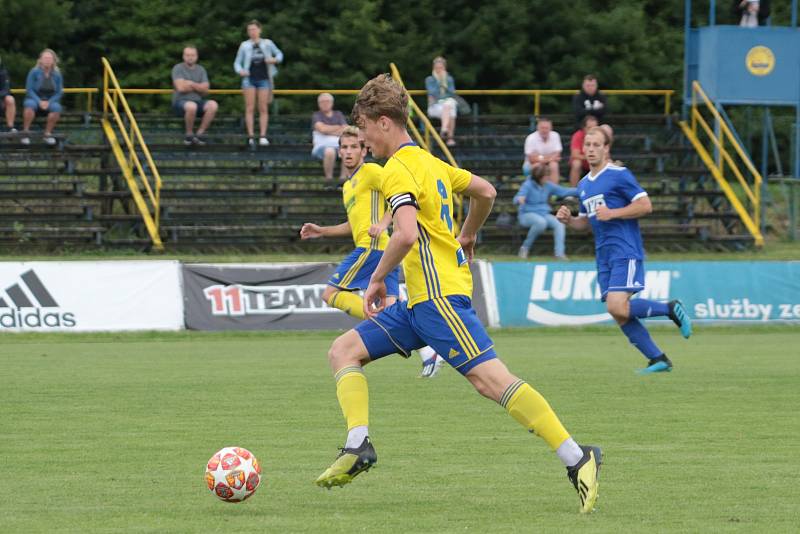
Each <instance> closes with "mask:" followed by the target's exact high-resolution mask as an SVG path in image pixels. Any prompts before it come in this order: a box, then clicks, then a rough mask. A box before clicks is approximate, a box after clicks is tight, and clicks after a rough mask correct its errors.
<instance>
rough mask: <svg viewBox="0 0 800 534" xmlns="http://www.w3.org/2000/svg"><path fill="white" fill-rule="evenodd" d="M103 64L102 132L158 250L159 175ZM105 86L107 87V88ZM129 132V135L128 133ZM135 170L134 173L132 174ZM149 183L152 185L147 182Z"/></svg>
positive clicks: (161, 246)
mask: <svg viewBox="0 0 800 534" xmlns="http://www.w3.org/2000/svg"><path fill="white" fill-rule="evenodd" d="M102 62H103V121H102V123H103V131H104V132H105V134H106V137H107V138H108V142H109V143H110V144H111V150H112V152H113V153H114V156H115V157H116V159H117V163H118V164H119V167H120V169H121V170H122V175H123V176H124V177H125V181H126V182H127V183H128V189H130V191H131V195H133V200H134V202H135V203H136V207H137V208H139V213H141V215H142V220H143V221H144V224H145V227H146V228H147V232H148V233H149V234H150V239H151V240H152V242H153V247H154V248H155V249H156V250H158V251H162V250H164V244H163V243H162V242H161V235H160V234H159V219H160V212H161V176H160V175H159V174H158V168H157V167H156V164H155V162H154V161H153V158H152V156H151V155H150V150H149V149H148V148H147V144H145V142H144V138H143V137H142V132H141V131H140V130H139V125H138V124H137V123H136V117H134V116H133V113H132V112H131V108H130V106H128V101H127V100H126V99H125V95H124V94H123V93H122V90H121V88H120V86H119V81H117V77H116V76H115V75H114V71H113V70H112V69H111V64H110V63H109V62H108V60H107V59H106V58H102ZM109 85H110V86H111V87H109ZM119 104H121V105H122V110H123V112H124V114H125V118H126V119H127V120H128V125H127V127H126V125H125V123H124V121H123V120H122V116H121V115H120V113H119V109H118V106H119ZM109 116H111V117H112V118H113V120H114V122H115V123H116V126H117V128H118V129H119V132H120V135H122V139H123V140H124V141H125V147H126V148H127V154H125V152H123V150H122V146H120V143H119V141H118V140H117V134H116V132H115V131H114V126H113V125H112V124H111V121H110V120H109ZM128 129H130V132H128ZM137 147H138V150H141V152H142V154H143V155H144V158H145V161H146V162H147V168H148V169H149V171H150V173H151V175H152V178H150V177H148V174H147V173H146V172H145V170H144V167H143V165H142V162H141V160H140V159H139V154H138V152H137ZM134 171H135V172H134ZM151 181H152V183H151ZM142 190H143V191H144V193H145V194H146V195H147V198H145V197H144V196H143V195H142Z"/></svg>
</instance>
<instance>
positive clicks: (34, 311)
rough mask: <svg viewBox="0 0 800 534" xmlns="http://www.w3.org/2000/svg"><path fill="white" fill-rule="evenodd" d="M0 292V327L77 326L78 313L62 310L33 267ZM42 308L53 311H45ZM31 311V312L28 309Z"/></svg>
mask: <svg viewBox="0 0 800 534" xmlns="http://www.w3.org/2000/svg"><path fill="white" fill-rule="evenodd" d="M4 293H5V294H3V293H0V328H41V327H74V326H75V325H76V324H77V321H76V320H75V314H74V313H70V312H66V313H62V312H61V311H60V310H59V309H58V308H59V305H58V302H56V299H55V298H53V295H52V294H51V293H50V291H48V289H47V287H45V285H44V283H42V280H41V279H40V278H39V277H38V276H37V275H36V272H35V271H34V270H33V269H31V270H29V271H26V272H24V273H23V274H22V275H21V276H20V281H19V282H17V283H15V284H12V285H10V286H9V287H7V288H5V290H4ZM43 308H50V309H53V308H55V309H54V310H52V311H46V310H44V309H43ZM29 310H30V311H29Z"/></svg>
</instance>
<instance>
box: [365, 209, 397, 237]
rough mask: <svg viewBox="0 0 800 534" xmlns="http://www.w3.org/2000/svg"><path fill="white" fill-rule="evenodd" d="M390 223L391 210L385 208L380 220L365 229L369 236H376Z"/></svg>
mask: <svg viewBox="0 0 800 534" xmlns="http://www.w3.org/2000/svg"><path fill="white" fill-rule="evenodd" d="M390 224H392V212H391V211H389V210H386V213H384V214H383V217H381V220H380V221H378V222H377V223H375V224H373V225H372V226H370V227H369V230H367V233H368V234H369V236H370V237H378V236H379V235H381V234H382V233H383V232H385V231H386V229H387V228H389V225H390Z"/></svg>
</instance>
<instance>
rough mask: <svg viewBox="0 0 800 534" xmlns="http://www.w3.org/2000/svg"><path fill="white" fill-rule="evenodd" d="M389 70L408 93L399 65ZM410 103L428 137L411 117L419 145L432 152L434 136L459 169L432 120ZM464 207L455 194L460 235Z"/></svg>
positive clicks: (391, 64) (455, 228) (409, 126)
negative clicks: (431, 141)
mask: <svg viewBox="0 0 800 534" xmlns="http://www.w3.org/2000/svg"><path fill="white" fill-rule="evenodd" d="M389 68H390V69H391V72H392V78H394V79H395V80H397V81H398V82H399V83H400V85H401V86H402V87H403V89H404V90H406V92H408V89H406V86H405V84H404V83H403V78H402V77H401V76H400V70H399V69H398V68H397V65H395V64H394V63H389ZM408 103H409V105H410V106H411V109H412V110H413V111H414V113H415V114H416V115H417V117H419V119H420V120H421V121H422V124H423V125H424V126H425V135H426V137H425V138H423V137H422V135H421V134H420V132H419V129H418V128H417V125H416V124H414V121H413V120H412V119H411V117H410V116H409V117H408V119H407V121H406V122H407V124H408V128H409V129H410V130H411V132H412V134H413V135H414V138H415V139H416V140H417V143H418V144H419V145H420V146H422V147H423V148H424V149H425V150H427V151H428V152H431V148H430V142H429V139H430V137H429V136H433V140H434V141H436V144H437V145H439V149H440V150H441V151H442V153H443V154H444V157H445V158H447V161H448V163H450V165H452V166H453V167H458V163H456V158H454V157H453V154H452V153H451V152H450V149H449V148H448V147H447V143H445V142H444V140H443V139H442V136H440V135H439V132H437V131H436V128H434V127H433V124H431V121H430V119H428V116H427V115H425V113H423V112H422V110H421V109H420V107H419V106H418V105H417V103H416V102H414V99H413V98H411V97H410V95H409V98H408ZM462 206H463V197H462V196H461V195H457V194H453V212H454V215H455V216H454V217H453V219H454V221H453V222H454V223H455V224H454V226H453V231H454V232H455V233H458V231H459V230H458V229H459V228H460V227H461V216H462V211H463V210H462Z"/></svg>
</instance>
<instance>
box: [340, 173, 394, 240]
mask: <svg viewBox="0 0 800 534" xmlns="http://www.w3.org/2000/svg"><path fill="white" fill-rule="evenodd" d="M382 178H383V167H381V166H380V165H378V164H377V163H363V164H361V166H360V167H358V168H357V169H356V172H354V173H353V175H352V176H351V177H350V178H349V179H348V180H347V181H346V182H345V183H344V185H343V186H342V201H343V202H344V209H345V210H346V211H347V222H349V223H350V231H351V232H352V233H353V243H355V246H356V247H363V248H369V249H374V250H383V249H385V248H386V243H388V242H389V235H388V234H387V233H386V232H385V231H384V232H383V233H382V234H381V235H380V236H378V237H370V235H369V227H370V226H372V225H373V224H377V223H378V222H380V220H381V218H382V217H383V214H384V213H385V211H386V201H385V200H384V197H383V193H381V182H382V181H383V180H382Z"/></svg>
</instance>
